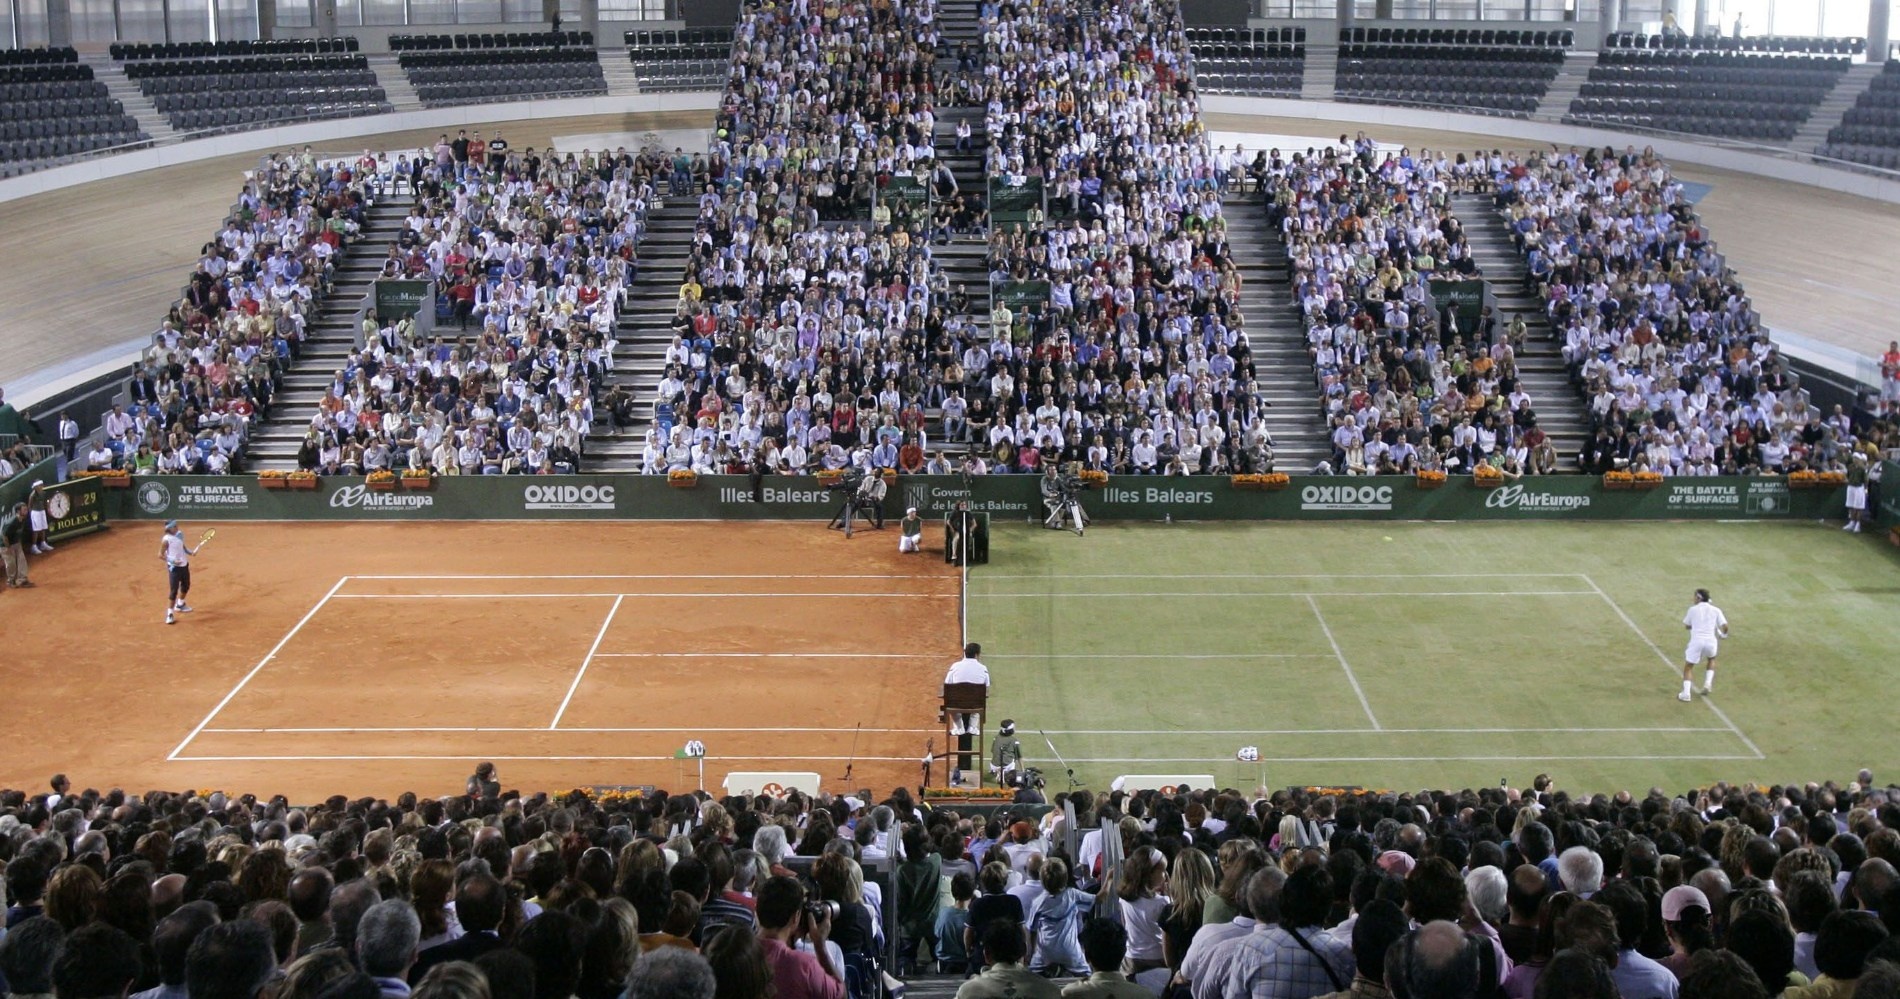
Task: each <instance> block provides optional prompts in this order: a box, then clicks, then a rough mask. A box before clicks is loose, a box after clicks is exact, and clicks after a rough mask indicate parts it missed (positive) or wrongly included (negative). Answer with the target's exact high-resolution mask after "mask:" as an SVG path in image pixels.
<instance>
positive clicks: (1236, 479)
mask: <svg viewBox="0 0 1900 999" xmlns="http://www.w3.org/2000/svg"><path fill="white" fill-rule="evenodd" d="M1292 481H1293V480H1292V479H1291V478H1289V477H1288V476H1287V474H1286V473H1285V472H1244V473H1242V474H1240V475H1233V476H1229V477H1228V483H1229V484H1231V485H1232V486H1233V487H1234V488H1235V489H1260V490H1266V491H1273V490H1277V489H1285V488H1286V487H1287V484H1288V483H1290V482H1292Z"/></svg>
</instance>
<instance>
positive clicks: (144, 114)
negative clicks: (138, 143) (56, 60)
mask: <svg viewBox="0 0 1900 999" xmlns="http://www.w3.org/2000/svg"><path fill="white" fill-rule="evenodd" d="M79 61H80V62H82V63H84V64H86V65H87V66H91V67H92V78H93V79H95V80H98V81H100V82H101V83H104V84H105V85H106V92H107V93H108V94H110V95H111V96H112V97H114V98H117V99H118V102H119V103H120V104H122V105H124V106H125V113H126V114H129V115H131V116H132V117H133V119H134V120H136V121H137V122H138V123H139V131H141V132H144V133H145V134H146V135H149V136H151V137H152V144H153V145H158V146H166V145H170V144H172V143H174V142H178V141H181V140H182V139H183V138H184V136H183V135H182V134H180V133H179V131H178V130H177V129H175V128H173V127H172V123H171V119H169V118H167V117H165V116H164V115H163V114H161V113H160V112H159V110H158V105H156V104H153V103H152V99H151V98H150V97H147V96H145V94H144V93H142V92H141V91H140V90H139V85H138V84H136V83H133V82H132V81H131V79H130V78H129V77H127V76H126V75H125V68H124V67H122V66H120V65H119V61H118V60H117V59H114V58H112V57H111V56H110V55H107V54H106V53H104V52H88V53H84V54H82V55H80V57H79Z"/></svg>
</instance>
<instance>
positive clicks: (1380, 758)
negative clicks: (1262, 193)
mask: <svg viewBox="0 0 1900 999" xmlns="http://www.w3.org/2000/svg"><path fill="white" fill-rule="evenodd" d="M1698 586H1702V587H1708V588H1709V590H1710V591H1711V592H1712V594H1713V596H1714V600H1715V603H1716V604H1717V606H1719V607H1721V608H1722V609H1723V611H1724V612H1725V613H1726V614H1727V616H1728V619H1729V622H1730V624H1731V626H1732V629H1733V635H1732V637H1731V638H1730V639H1729V640H1728V641H1726V642H1724V643H1722V654H1721V660H1720V662H1721V666H1720V669H1719V671H1718V674H1717V681H1716V691H1715V695H1714V696H1713V697H1711V698H1697V699H1696V700H1695V702H1694V703H1690V704H1684V703H1681V702H1679V701H1678V700H1676V694H1677V693H1678V692H1679V690H1680V688H1681V678H1680V669H1681V656H1682V654H1683V649H1684V646H1685V645H1686V644H1687V641H1686V640H1687V632H1686V631H1684V630H1683V627H1682V615H1683V612H1684V611H1685V610H1686V609H1687V607H1688V605H1689V603H1690V600H1691V595H1692V594H1693V592H1694V590H1695V588H1696V587H1698ZM967 613H968V632H969V637H970V639H971V640H972V641H977V642H981V643H982V644H983V658H984V660H985V661H986V662H987V663H988V664H989V666H990V670H991V676H992V683H993V687H992V694H991V718H992V719H995V720H1000V719H1002V718H1004V717H1012V718H1014V719H1016V721H1017V725H1018V729H1019V734H1020V735H1022V736H1023V740H1024V748H1025V750H1026V751H1027V752H1028V754H1029V760H1030V762H1031V763H1032V764H1034V765H1036V766H1040V767H1042V768H1043V769H1044V771H1045V776H1046V778H1047V779H1048V781H1049V788H1050V790H1051V791H1056V790H1061V789H1063V788H1065V787H1066V786H1067V782H1066V778H1065V776H1064V775H1063V773H1062V768H1061V766H1060V765H1059V764H1057V763H1056V761H1055V759H1054V757H1053V756H1052V754H1051V753H1050V751H1049V747H1048V746H1046V745H1045V744H1044V741H1043V737H1042V736H1041V735H1039V734H1038V731H1037V730H1038V729H1041V730H1043V731H1045V732H1046V733H1047V735H1048V736H1049V737H1050V738H1051V739H1052V740H1053V741H1054V743H1055V748H1056V749H1058V750H1060V751H1061V753H1062V755H1063V756H1064V757H1066V758H1067V759H1068V760H1069V762H1070V764H1071V765H1072V766H1073V767H1074V768H1075V771H1076V774H1077V776H1078V777H1079V778H1080V779H1081V780H1082V781H1083V782H1084V783H1085V784H1087V785H1088V786H1090V787H1092V788H1096V789H1102V788H1106V787H1107V786H1108V785H1109V782H1110V781H1111V780H1113V778H1114V777H1115V776H1116V775H1119V774H1155V775H1180V774H1207V775H1212V776H1213V777H1214V778H1215V779H1216V780H1217V781H1218V782H1219V783H1220V784H1222V785H1224V786H1233V787H1239V788H1243V789H1251V788H1252V787H1254V786H1255V785H1257V784H1260V783H1263V775H1264V783H1265V784H1266V785H1267V786H1268V787H1276V788H1277V787H1284V786H1288V785H1324V786H1339V785H1360V786H1366V787H1378V788H1392V789H1405V790H1412V789H1418V788H1423V787H1431V788H1464V787H1479V786H1483V785H1486V784H1495V783H1496V782H1497V781H1498V779H1499V778H1507V779H1509V781H1510V782H1511V784H1512V786H1514V787H1521V786H1525V785H1527V784H1528V783H1529V781H1530V778H1531V777H1532V776H1534V775H1535V774H1536V773H1538V772H1549V773H1550V774H1551V775H1552V776H1554V777H1555V778H1556V780H1557V783H1558V786H1560V787H1564V788H1567V789H1572V790H1587V791H1613V790H1616V789H1621V788H1628V789H1631V790H1633V791H1635V792H1637V793H1639V794H1640V793H1641V792H1642V791H1643V790H1646V789H1647V788H1649V787H1650V786H1652V785H1660V786H1662V787H1665V788H1667V789H1670V790H1672V791H1676V790H1681V789H1684V788H1687V787H1689V786H1691V785H1701V784H1707V783H1710V782H1713V781H1717V780H1728V781H1737V782H1740V781H1754V782H1761V783H1773V782H1782V781H1797V782H1804V781H1809V780H1827V779H1830V778H1831V779H1836V780H1840V781H1843V782H1845V781H1848V780H1851V779H1853V776H1854V772H1855V771H1856V770H1858V769H1859V768H1861V767H1863V766H1866V767H1872V768H1873V770H1874V772H1875V773H1876V774H1885V775H1887V776H1888V777H1892V776H1894V775H1895V774H1896V773H1897V772H1900V747H1897V745H1896V740H1895V739H1894V737H1893V732H1894V725H1893V711H1892V704H1893V702H1894V698H1893V693H1892V690H1893V688H1892V686H1891V684H1892V682H1893V677H1894V674H1895V672H1896V670H1897V669H1900V557H1896V554H1895V552H1894V550H1893V549H1891V548H1890V547H1888V546H1887V545H1886V544H1885V542H1884V540H1881V539H1879V538H1878V537H1876V536H1875V535H1873V534H1871V533H1870V534H1866V535H1859V536H1856V535H1851V534H1847V533H1845V532H1843V531H1841V530H1840V529H1839V527H1838V526H1829V525H1823V524H1722V523H1704V524H1688V523H1652V524H1576V523H1570V524H1561V525H1555V524H1500V523H1482V524H1413V523H1390V524H1360V523H1352V524H1344V523H1342V524H1317V525H1314V524H1302V525H1298V526H1294V525H1285V524H1269V525H1237V524H1176V525H1170V526H1162V525H1139V526H1129V525H1099V526H1096V527H1092V528H1090V530H1089V532H1088V536H1087V537H1085V538H1078V537H1076V536H1075V535H1073V534H1070V533H1066V532H1055V531H1047V530H1041V529H1038V528H1035V527H1031V526H1026V525H1021V526H1019V525H1009V526H1003V525H998V527H997V528H996V531H995V534H994V536H993V538H992V542H991V554H990V564H989V565H987V566H979V567H977V568H974V569H972V570H971V571H970V576H969V589H968V597H967ZM1696 679H1697V682H1698V683H1700V681H1701V674H1700V671H1699V670H1698V672H1697V677H1696ZM1242 746H1257V747H1259V750H1260V758H1261V760H1260V762H1259V763H1257V764H1249V763H1241V762H1238V761H1237V760H1236V759H1235V753H1236V751H1237V750H1238V749H1239V748H1240V747H1242Z"/></svg>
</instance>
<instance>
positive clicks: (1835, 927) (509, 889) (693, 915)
mask: <svg viewBox="0 0 1900 999" xmlns="http://www.w3.org/2000/svg"><path fill="white" fill-rule="evenodd" d="M1859 777H1860V779H1859V780H1857V781H1855V782H1852V783H1848V784H1845V785H1839V784H1835V783H1833V782H1828V783H1825V784H1807V785H1800V786H1796V785H1789V786H1782V787H1767V788H1742V787H1728V786H1723V785H1717V786H1715V787H1711V788H1708V789H1706V790H1692V791H1689V792H1687V793H1684V794H1679V795H1676V796H1674V797H1670V796H1668V795H1667V794H1666V793H1665V792H1663V791H1661V790H1651V791H1649V792H1648V793H1646V794H1641V795H1637V794H1632V793H1629V792H1619V793H1617V794H1615V795H1604V794H1595V795H1580V796H1574V797H1573V796H1571V795H1569V794H1567V793H1565V792H1564V791H1563V790H1562V789H1560V788H1556V787H1553V786H1551V784H1550V781H1549V778H1547V777H1542V776H1540V777H1539V778H1538V779H1537V781H1536V782H1535V783H1534V785H1533V786H1532V787H1530V788H1526V789H1524V790H1523V791H1519V790H1516V789H1511V788H1497V789H1488V790H1484V791H1479V792H1473V791H1469V790H1466V791H1462V792H1420V793H1417V794H1395V793H1391V792H1371V791H1340V790H1329V789H1318V788H1312V789H1291V790H1287V791H1280V792H1274V793H1271V794H1269V793H1267V792H1266V791H1265V789H1260V790H1258V791H1256V792H1254V793H1252V794H1243V793H1241V792H1238V791H1233V790H1226V791H1217V790H1215V789H1212V788H1207V789H1187V788H1181V789H1178V790H1176V791H1174V792H1172V793H1162V792H1156V791H1144V792H1138V793H1128V794H1125V793H1122V792H1119V791H1117V792H1114V793H1111V794H1104V795H1101V796H1097V795H1094V794H1091V793H1090V792H1088V791H1075V792H1068V793H1064V794H1058V795H1056V796H1055V798H1054V801H1053V807H1050V806H1044V805H1040V804H1037V805H1033V806H1022V807H1017V808H1008V807H1006V808H1004V809H1002V810H1000V811H997V810H987V809H985V810H978V811H976V812H974V813H965V814H959V813H958V811H957V810H955V809H954V808H946V807H941V806H940V807H935V808H931V807H927V806H924V805H922V804H920V803H919V802H917V801H916V800H914V799H913V798H912V796H911V795H910V793H909V792H907V791H905V790H903V789H899V790H897V791H895V792H893V793H892V794H890V795H889V796H887V797H884V798H882V799H879V798H877V797H875V796H874V795H873V794H872V793H871V792H869V791H856V792H853V793H851V794H847V795H823V796H818V797H807V796H805V795H801V794H797V793H793V794H791V795H790V796H787V797H783V798H779V797H768V796H761V797H757V798H752V797H744V796H740V797H725V798H720V799H717V800H715V799H714V798H712V797H710V796H707V795H704V794H697V795H677V796H669V795H666V794H665V793H664V792H660V793H655V794H653V795H652V796H650V797H641V796H633V797H628V796H626V795H620V794H608V795H593V794H589V793H588V792H585V791H578V790H577V791H573V792H569V793H564V794H560V795H557V796H553V797H550V796H548V795H546V794H533V795H523V794H521V793H519V792H516V791H512V790H510V791H503V790H502V787H503V784H502V782H501V778H500V774H499V773H498V772H497V771H496V770H495V769H494V767H493V766H492V765H486V764H485V765H483V766H482V767H481V768H480V769H478V770H477V772H476V774H475V775H474V776H472V777H471V778H470V779H469V781H468V787H467V789H466V791H465V793H462V794H455V795H448V796H442V797H431V796H418V795H415V794H404V795H402V796H400V797H399V798H397V799H395V800H393V801H389V800H379V799H369V798H362V799H349V798H346V797H344V796H341V795H338V796H336V797H333V798H331V799H329V800H327V801H325V802H322V803H318V804H314V805H311V806H307V807H296V806H294V805H293V804H291V803H290V802H288V801H286V800H285V799H284V798H282V797H276V798H268V799H265V798H258V797H255V796H250V795H246V796H243V797H241V798H240V797H229V796H227V795H225V794H223V793H208V794H199V793H184V794H167V793H158V792H153V793H150V794H146V795H143V796H138V795H128V794H126V793H125V792H123V791H118V790H112V791H107V792H100V791H97V790H92V789H86V790H74V789H73V788H72V787H71V786H69V784H68V783H67V781H66V780H65V778H64V777H63V776H62V777H56V778H54V780H53V783H52V787H51V790H50V792H36V793H30V794H29V793H27V792H23V791H5V792H0V861H4V863H5V884H6V891H7V898H6V905H7V908H6V930H5V933H4V935H0V976H4V981H5V983H6V985H5V986H4V987H6V988H8V989H10V994H12V995H16V996H39V995H56V996H59V997H62V999H64V997H72V999H86V997H99V996H120V995H127V994H132V993H134V992H136V993H137V994H140V995H149V996H165V997H169V996H188V997H190V999H200V997H214V996H234V997H244V999H253V997H255V996H258V995H269V996H274V997H276V999H317V997H331V996H358V995H361V996H378V995H380V996H403V995H409V994H411V991H410V990H411V989H412V988H413V989H414V994H415V995H418V996H429V997H456V999H474V997H482V996H487V997H493V999H529V997H537V999H539V997H549V999H552V997H570V996H571V997H579V999H596V997H600V999H612V997H617V996H621V995H623V994H624V995H626V996H629V997H634V999H661V997H666V999H710V997H713V996H721V997H735V999H739V997H743V999H762V997H767V996H774V995H776V996H777V997H779V999H793V997H807V996H826V997H835V999H842V997H844V996H846V995H847V994H848V995H850V996H853V997H858V999H862V997H867V996H880V995H887V994H889V995H898V994H902V990H903V989H904V986H903V985H902V984H900V981H901V979H902V978H911V979H913V980H916V981H917V982H918V983H919V986H920V987H926V986H925V983H930V985H932V986H943V987H945V988H956V989H957V992H956V994H957V995H958V996H960V997H970V999H983V997H991V996H1023V997H1042V996H1054V995H1056V994H1057V991H1058V985H1057V984H1056V983H1057V982H1062V981H1068V980H1071V979H1075V980H1076V983H1075V984H1070V985H1068V987H1067V990H1066V991H1064V992H1063V994H1065V995H1071V996H1139V995H1187V996H1193V997H1196V999H1207V997H1214V999H1245V997H1257V996H1288V997H1296V999H1310V997H1315V996H1322V995H1324V996H1349V997H1380V996H1401V997H1418V999H1424V997H1445V999H1454V997H1478V996H1508V997H1536V999H1546V997H1558V996H1562V997H1590V999H1614V997H1623V999H1640V997H1648V999H1656V997H1664V999H1676V997H1683V999H1753V997H1767V996H1778V995H1785V996H1789V997H1792V999H1825V997H1835V996H1850V995H1852V996H1858V997H1861V999H1884V997H1889V996H1892V995H1894V994H1895V989H1896V988H1900V937H1895V936H1894V931H1895V930H1896V929H1897V928H1900V927H1896V913H1900V875H1897V874H1896V870H1895V865H1896V864H1897V863H1900V836H1896V833H1895V830H1896V829H1897V828H1900V809H1897V808H1896V804H1895V802H1894V799H1893V798H1892V796H1891V791H1890V790H1886V789H1882V788H1879V787H1877V786H1875V785H1874V784H1873V782H1872V775H1871V774H1869V773H1867V772H1865V771H1863V772H1862V773H1861V774H1860V775H1859ZM891 955H895V959H894V960H891ZM1129 979H1132V980H1133V981H1132V983H1131V982H1130V981H1129ZM959 982H961V983H962V984H961V985H960V986H959V985H958V983H959ZM938 994H946V995H947V994H948V992H947V991H946V992H939V993H938Z"/></svg>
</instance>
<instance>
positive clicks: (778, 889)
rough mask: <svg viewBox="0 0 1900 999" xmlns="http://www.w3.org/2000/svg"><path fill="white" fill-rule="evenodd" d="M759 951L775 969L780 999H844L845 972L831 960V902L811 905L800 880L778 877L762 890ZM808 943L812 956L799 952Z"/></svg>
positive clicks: (775, 983)
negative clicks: (800, 944) (803, 940)
mask: <svg viewBox="0 0 1900 999" xmlns="http://www.w3.org/2000/svg"><path fill="white" fill-rule="evenodd" d="M758 907H759V931H760V932H759V946H760V947H761V948H763V949H764V951H765V963H766V964H768V965H770V966H771V968H772V983H773V985H774V987H775V989H776V992H775V995H776V997H777V999H844V996H845V987H844V968H843V967H842V966H840V965H839V963H838V962H837V960H836V959H835V958H833V957H832V955H831V952H830V948H829V947H828V946H827V944H828V943H829V941H830V938H831V917H832V913H834V912H836V911H838V906H836V905H834V904H832V903H829V902H817V903H813V904H809V905H808V904H807V903H806V899H805V886H804V885H801V884H799V883H798V879H796V878H789V877H782V876H781V877H775V878H772V879H771V880H769V881H767V882H766V883H765V884H764V885H763V886H762V887H760V889H759V894H758ZM805 937H809V938H810V939H811V946H812V951H813V953H806V952H805V951H802V950H798V949H796V946H797V944H798V941H799V940H800V939H801V938H805Z"/></svg>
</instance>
